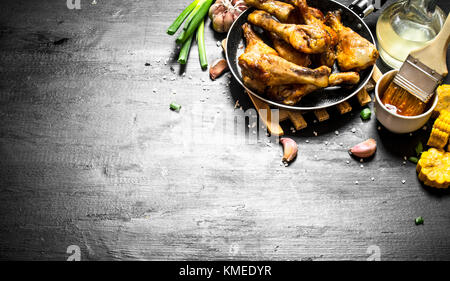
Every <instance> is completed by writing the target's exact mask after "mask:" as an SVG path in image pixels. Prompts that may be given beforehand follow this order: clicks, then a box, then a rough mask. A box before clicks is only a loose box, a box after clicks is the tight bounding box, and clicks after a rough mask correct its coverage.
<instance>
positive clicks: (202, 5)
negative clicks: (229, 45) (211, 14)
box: [176, 0, 213, 45]
mask: <svg viewBox="0 0 450 281" xmlns="http://www.w3.org/2000/svg"><path fill="white" fill-rule="evenodd" d="M212 1H213V0H200V2H199V3H198V5H197V7H195V9H194V11H192V14H194V16H193V17H192V20H191V21H190V22H186V24H185V27H184V28H183V32H182V33H181V34H180V36H178V38H177V40H176V42H177V44H179V45H182V44H184V42H186V41H187V40H188V39H189V36H191V35H192V34H193V33H194V32H195V30H196V29H197V27H198V26H199V25H200V23H201V22H203V19H204V17H205V16H206V14H207V13H208V11H209V7H211V4H212ZM197 8H198V9H197ZM189 17H190V16H189Z"/></svg>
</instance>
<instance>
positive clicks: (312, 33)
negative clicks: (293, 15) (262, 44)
mask: <svg viewBox="0 0 450 281" xmlns="http://www.w3.org/2000/svg"><path fill="white" fill-rule="evenodd" d="M248 21H249V22H250V23H252V24H254V25H256V26H259V27H261V28H263V29H265V30H267V31H269V32H273V33H275V34H276V35H278V36H279V37H280V38H281V39H283V40H284V41H286V42H288V43H289V44H291V46H292V47H294V48H295V49H296V50H298V51H300V52H303V53H307V54H319V53H323V52H325V51H326V50H327V49H328V48H329V46H330V44H331V43H332V41H331V40H332V39H331V38H330V35H329V34H328V33H327V32H326V30H324V29H323V28H320V27H318V26H316V25H297V24H285V23H279V22H277V21H276V20H274V19H273V18H272V16H271V15H270V14H269V13H267V12H264V11H260V10H257V11H254V12H253V13H251V14H250V15H249V16H248Z"/></svg>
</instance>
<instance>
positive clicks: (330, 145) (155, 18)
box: [0, 0, 450, 260]
mask: <svg viewBox="0 0 450 281" xmlns="http://www.w3.org/2000/svg"><path fill="white" fill-rule="evenodd" d="M91 2H92V1H91V0H89V1H84V0H83V1H81V10H69V9H68V8H67V6H66V1H65V0H48V1H23V0H21V1H17V0H14V1H13V0H3V1H1V3H0V74H1V75H0V90H1V97H0V116H1V122H0V186H1V187H0V258H1V259H15V260H16V259H18V260H19V259H26V260H66V259H67V258H68V257H69V255H70V254H68V253H67V252H66V251H67V248H68V247H69V246H70V245H75V246H78V247H79V248H80V250H81V259H82V260H111V259H118V260H140V259H149V260H172V259H195V260H196V259H251V260H253V259H276V260H311V259H312V260H328V259H333V260H334V259H336V260H340V259H355V260H366V259H367V258H368V257H369V256H370V255H371V249H372V248H373V247H371V246H372V245H375V248H376V247H378V249H379V250H380V254H381V259H382V260H403V259H414V260H415V259H418V260H436V259H446V260H448V259H450V239H449V233H450V197H449V195H448V192H443V193H442V192H441V193H437V192H434V191H433V190H430V189H427V188H425V187H423V186H422V185H421V184H420V183H419V181H418V180H417V177H416V172H415V166H414V165H413V164H411V163H406V165H404V164H403V161H404V160H403V157H404V156H410V155H412V154H413V153H414V147H415V145H416V144H417V142H418V141H419V140H422V141H426V135H427V132H425V131H419V132H417V133H414V134H413V135H412V136H409V135H406V136H396V135H392V134H389V133H388V132H386V131H385V130H381V131H380V132H379V131H378V130H377V127H378V126H379V124H377V122H376V120H375V118H372V120H370V121H368V122H362V121H361V119H360V118H359V116H358V114H359V109H358V108H357V110H356V111H355V112H354V114H347V115H345V116H339V115H338V114H337V113H336V111H331V114H332V120H329V121H327V122H324V123H321V124H318V123H317V124H315V123H313V119H314V118H313V115H312V114H310V115H307V116H306V119H307V121H308V123H309V126H308V128H307V129H305V130H303V131H301V132H296V133H291V132H290V130H289V127H290V124H284V129H285V131H286V132H287V133H288V135H289V136H291V137H292V138H294V139H295V140H296V141H298V143H299V155H298V158H297V160H296V161H295V162H294V163H293V164H292V165H290V166H289V167H284V166H281V165H280V159H281V157H280V153H281V152H282V147H281V146H279V145H277V144H273V145H270V144H267V143H266V142H260V143H251V142H249V143H247V144H245V143H244V144H243V141H244V137H245V133H244V131H243V130H237V131H236V132H235V130H234V128H233V127H232V126H228V127H225V128H223V127H220V124H222V123H223V122H231V123H232V120H233V118H234V117H235V116H241V117H242V111H241V110H240V109H239V108H238V109H235V106H234V105H235V103H236V100H239V103H240V104H241V105H242V106H243V109H244V110H246V109H248V108H250V101H249V99H248V97H247V96H245V95H244V93H243V90H242V89H241V88H240V87H239V86H238V85H237V83H235V82H233V81H232V79H230V78H229V77H227V76H224V77H222V78H220V79H218V80H217V81H215V82H213V81H210V80H209V77H208V73H207V72H202V71H201V70H200V68H199V64H198V55H197V48H196V47H195V46H194V47H193V49H192V50H191V56H190V59H189V62H188V65H187V66H186V67H185V68H180V67H179V65H177V63H176V57H177V50H176V46H175V43H174V38H173V37H170V36H168V35H166V34H165V30H166V28H167V26H168V25H169V24H170V23H171V21H172V20H173V19H174V18H175V17H176V16H177V15H178V14H179V13H180V12H181V11H182V9H183V8H184V6H185V5H186V4H187V2H188V1H181V0H180V1H144V0H140V1H139V0H135V1H131V0H125V1H119V0H112V1H104V0H97V1H96V2H97V4H96V5H93V4H92V3H91ZM342 2H345V3H349V2H350V1H342ZM391 2H392V1H389V3H391ZM438 2H439V5H440V6H441V7H443V8H444V10H445V11H446V12H448V11H449V9H450V5H449V2H448V1H444V0H440V1H438ZM378 14H379V13H377V14H374V15H371V16H369V17H368V18H367V23H368V24H369V25H370V27H371V28H372V30H374V27H375V23H376V19H377V16H378ZM222 38H223V36H220V35H217V34H214V33H213V32H212V30H211V28H210V26H209V24H208V26H207V31H206V41H207V43H206V44H207V51H208V59H209V61H210V62H212V61H214V60H215V59H217V58H220V57H221V49H220V47H218V46H216V42H217V41H218V40H221V39H222ZM166 60H168V61H167V64H165V62H166ZM145 63H150V64H151V65H150V66H145ZM379 64H380V63H379ZM171 66H173V71H171V69H170V67H171ZM380 67H381V68H382V69H383V70H384V71H385V70H386V69H387V68H385V67H383V66H382V65H381V64H380ZM183 73H186V75H185V76H184V77H183V76H182V74H183ZM164 76H166V79H164ZM189 76H192V79H190V77H189ZM172 78H174V80H173V81H172ZM447 81H448V80H447ZM229 82H230V83H231V84H230V85H228V83H229ZM153 89H156V92H153ZM174 92H175V93H174ZM172 101H176V102H178V103H179V104H181V105H182V106H183V107H182V110H181V112H180V113H175V112H172V111H170V110H169V109H168V105H169V104H170V103H171V102H172ZM371 106H372V105H371ZM355 107H356V105H355ZM202 120H203V121H202ZM224 120H225V121H224ZM200 121H202V122H200ZM352 128H355V129H356V132H355V133H352ZM314 131H316V132H318V136H317V137H315V136H314V134H313V132H314ZM335 131H339V134H338V135H336V134H335ZM190 132H193V133H192V134H191V135H189V133H190ZM213 132H214V133H216V134H215V135H216V138H213V136H212V135H213V134H212V133H213ZM251 134H252V132H250V135H251ZM369 137H373V138H375V139H376V140H377V141H378V143H379V145H378V151H377V154H376V156H375V157H374V159H372V160H371V161H369V162H367V163H363V165H364V167H362V168H361V167H360V165H361V163H359V161H357V160H354V159H351V158H350V157H349V155H348V153H347V148H348V147H349V146H351V145H353V144H356V143H358V142H360V141H363V140H365V139H367V138H369ZM307 140H308V141H309V143H306V141H307ZM341 144H342V145H341ZM347 160H349V161H350V163H349V164H347V163H346V161H347ZM372 177H374V180H373V181H372V180H371V178H372ZM402 180H406V183H405V184H403V183H402ZM355 181H358V182H359V184H358V185H356V184H355ZM417 216H423V217H424V219H425V224H424V225H422V226H415V224H414V219H415V218H416V217H417Z"/></svg>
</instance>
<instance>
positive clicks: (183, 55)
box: [178, 35, 194, 64]
mask: <svg viewBox="0 0 450 281" xmlns="http://www.w3.org/2000/svg"><path fill="white" fill-rule="evenodd" d="M193 38H194V35H191V37H189V39H188V40H187V41H186V42H184V44H183V47H181V50H180V55H179V56H178V62H179V63H180V64H186V62H187V59H188V56H189V51H190V50H191V45H192V39H193Z"/></svg>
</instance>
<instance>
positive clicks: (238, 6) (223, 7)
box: [209, 0, 247, 33]
mask: <svg viewBox="0 0 450 281" xmlns="http://www.w3.org/2000/svg"><path fill="white" fill-rule="evenodd" d="M245 10H247V5H245V1H243V0H217V1H216V3H214V5H212V6H211V8H209V17H210V19H211V21H212V24H213V28H214V30H215V31H217V32H221V33H223V32H228V30H230V27H231V25H232V24H233V22H234V21H235V20H236V19H237V18H238V17H239V15H240V14H241V13H242V12H243V11H245Z"/></svg>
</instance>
